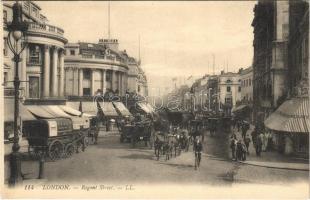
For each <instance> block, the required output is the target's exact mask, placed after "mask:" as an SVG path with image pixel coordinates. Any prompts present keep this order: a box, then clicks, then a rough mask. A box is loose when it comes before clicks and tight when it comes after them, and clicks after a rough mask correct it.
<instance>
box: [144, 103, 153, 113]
mask: <svg viewBox="0 0 310 200" xmlns="http://www.w3.org/2000/svg"><path fill="white" fill-rule="evenodd" d="M145 105H146V107H147V108H148V109H149V110H150V111H151V112H153V113H155V109H154V108H153V106H151V104H149V103H146V104H145Z"/></svg>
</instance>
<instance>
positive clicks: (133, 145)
mask: <svg viewBox="0 0 310 200" xmlns="http://www.w3.org/2000/svg"><path fill="white" fill-rule="evenodd" d="M131 146H132V147H133V148H135V147H136V139H135V138H133V137H132V138H131Z"/></svg>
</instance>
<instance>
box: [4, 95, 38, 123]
mask: <svg viewBox="0 0 310 200" xmlns="http://www.w3.org/2000/svg"><path fill="white" fill-rule="evenodd" d="M3 107H4V122H13V121H14V99H6V98H5V99H4V106H3ZM19 116H20V117H21V120H22V121H30V120H36V118H35V117H34V116H33V115H32V114H31V113H30V112H29V111H28V110H27V108H26V107H25V106H24V105H23V104H22V103H19Z"/></svg>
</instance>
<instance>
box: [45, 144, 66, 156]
mask: <svg viewBox="0 0 310 200" xmlns="http://www.w3.org/2000/svg"><path fill="white" fill-rule="evenodd" d="M63 152H64V146H63V144H62V142H60V141H59V140H54V141H53V142H52V143H51V144H50V145H49V147H48V155H49V157H50V159H51V160H56V159H60V158H61V157H62V155H63Z"/></svg>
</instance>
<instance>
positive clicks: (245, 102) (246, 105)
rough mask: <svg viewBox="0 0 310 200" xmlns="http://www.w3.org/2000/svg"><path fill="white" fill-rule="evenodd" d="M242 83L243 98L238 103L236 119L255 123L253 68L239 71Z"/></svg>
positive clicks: (235, 111) (235, 110)
mask: <svg viewBox="0 0 310 200" xmlns="http://www.w3.org/2000/svg"><path fill="white" fill-rule="evenodd" d="M239 74H240V81H241V97H240V101H237V102H236V107H235V108H234V110H233V112H234V114H235V115H236V117H237V118H238V117H240V119H245V120H247V121H249V122H253V68H252V67H248V68H245V69H243V68H241V69H240V70H239Z"/></svg>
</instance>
